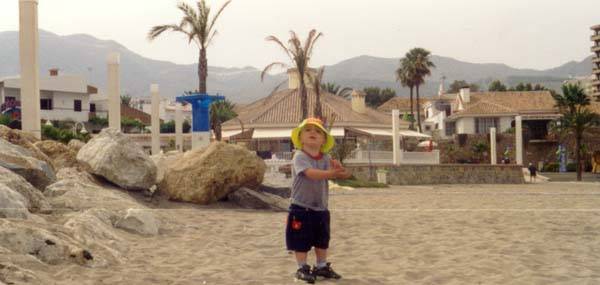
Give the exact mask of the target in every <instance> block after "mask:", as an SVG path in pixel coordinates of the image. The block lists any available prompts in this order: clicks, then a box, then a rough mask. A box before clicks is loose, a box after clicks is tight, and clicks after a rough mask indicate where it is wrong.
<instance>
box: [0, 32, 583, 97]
mask: <svg viewBox="0 0 600 285" xmlns="http://www.w3.org/2000/svg"><path fill="white" fill-rule="evenodd" d="M18 37H19V34H18V32H0V77H3V76H10V75H16V74H18V73H19V57H18V53H19V50H18V43H19V41H18ZM115 51H116V52H119V53H120V54H121V89H122V93H127V94H130V95H131V96H134V97H139V96H148V95H149V94H148V93H149V88H150V87H149V86H150V84H152V83H158V84H160V89H161V94H162V95H163V96H168V97H174V96H177V95H180V94H182V93H183V92H184V91H188V90H194V89H196V88H197V87H196V86H197V85H198V84H197V80H198V79H197V65H196V64H189V65H180V64H174V63H171V62H166V61H158V60H153V59H149V58H145V57H142V56H140V55H138V54H136V53H134V52H132V51H130V50H128V49H127V48H126V47H124V46H122V45H121V44H119V43H117V42H115V41H110V40H100V39H97V38H94V37H92V36H90V35H85V34H76V35H68V36H59V35H56V34H53V33H51V32H47V31H40V72H42V73H43V72H46V71H47V70H48V69H50V68H59V69H60V70H61V72H62V73H69V74H80V75H83V76H86V77H88V78H89V81H90V84H91V85H94V86H97V87H99V88H100V90H102V89H103V88H104V86H106V73H107V72H106V56H107V55H108V54H109V53H110V52H115ZM317 52H318V51H317ZM209 60H210V59H209ZM432 61H433V62H434V64H435V65H436V68H435V69H433V70H432V74H431V76H430V77H428V78H427V80H426V84H425V85H424V86H421V88H420V93H421V94H422V95H423V96H431V95H433V94H437V90H438V88H439V84H440V80H441V78H442V76H445V77H446V87H447V86H448V84H449V83H450V82H452V81H454V80H466V81H468V82H472V83H476V84H479V85H480V86H481V87H483V88H485V87H487V86H488V84H489V83H490V82H491V81H492V80H496V79H498V80H501V81H503V82H504V83H505V84H508V85H516V84H517V83H519V82H531V83H540V84H542V85H545V86H547V87H549V88H553V89H558V88H559V87H560V85H561V84H562V82H563V81H564V80H565V79H567V78H569V77H571V76H583V75H588V74H590V73H591V68H592V64H591V56H590V57H588V58H586V59H584V60H583V61H581V62H575V61H571V62H568V63H566V64H564V65H561V66H558V67H556V68H552V69H548V70H534V69H517V68H513V67H510V66H507V65H505V64H498V63H485V64H481V63H468V62H463V61H459V60H456V59H453V58H449V57H443V56H438V55H433V56H432ZM398 62H399V59H398V58H381V57H373V56H366V55H364V56H358V57H354V58H350V59H347V60H344V61H342V62H339V63H337V64H334V65H331V66H326V67H325V76H324V77H325V78H324V80H323V81H324V82H335V83H336V84H339V85H342V86H348V87H353V88H363V87H366V86H379V87H382V88H386V87H389V88H393V89H395V90H396V91H397V94H398V95H400V96H405V95H408V90H407V89H406V88H401V87H400V86H399V84H398V83H397V82H396V80H395V73H394V72H395V70H396V68H397V67H398ZM208 69H209V74H208V88H209V91H210V93H219V94H222V95H225V96H227V97H228V98H229V99H230V100H232V101H234V102H239V103H248V102H251V101H254V100H256V99H258V98H261V97H264V96H266V95H268V94H269V93H270V92H271V91H272V90H273V89H274V88H275V86H276V85H278V84H280V83H281V82H283V81H284V80H285V78H286V75H285V73H282V74H276V75H268V76H266V78H265V81H264V82H261V80H260V71H261V70H259V69H257V68H254V67H243V68H222V67H216V66H209V68H208Z"/></svg>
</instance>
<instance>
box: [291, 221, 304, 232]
mask: <svg viewBox="0 0 600 285" xmlns="http://www.w3.org/2000/svg"><path fill="white" fill-rule="evenodd" d="M300 228H302V222H300V221H296V220H293V221H292V229H294V230H299V229H300Z"/></svg>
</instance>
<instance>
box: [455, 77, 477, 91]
mask: <svg viewBox="0 0 600 285" xmlns="http://www.w3.org/2000/svg"><path fill="white" fill-rule="evenodd" d="M462 88H469V89H470V90H471V91H472V92H477V91H479V85H477V84H475V83H467V82H466V81H464V80H454V82H452V83H451V84H450V87H449V88H448V93H458V92H459V91H460V89H462Z"/></svg>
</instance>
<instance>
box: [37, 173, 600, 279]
mask: <svg viewBox="0 0 600 285" xmlns="http://www.w3.org/2000/svg"><path fill="white" fill-rule="evenodd" d="M599 205H600V184H598V183H548V184H536V185H453V186H419V187H417V186H412V187H411V186H405V187H392V188H389V189H383V190H375V189H355V190H339V191H335V192H333V193H332V195H331V201H330V208H331V211H332V247H331V251H330V253H331V257H330V261H331V262H333V266H334V268H335V269H336V270H337V271H338V272H339V273H340V274H342V275H343V276H344V278H343V279H342V280H340V281H337V282H334V281H320V280H319V281H318V283H325V284H333V283H338V284H597V283H598V282H600V239H598V235H599V234H600V207H599ZM152 207H153V209H151V211H154V212H155V214H156V215H157V216H158V217H159V219H160V220H161V222H162V225H163V226H161V232H160V234H159V235H158V236H155V237H147V238H144V237H140V236H139V235H134V234H129V233H127V232H125V231H116V232H115V234H117V235H118V239H119V240H120V242H121V243H122V244H123V248H124V250H123V251H122V252H121V254H122V258H123V261H124V262H122V264H119V265H112V266H108V267H99V268H89V267H85V266H79V265H73V264H72V265H60V266H51V265H45V264H41V263H40V264H38V265H36V266H29V269H30V270H33V271H34V272H35V273H36V274H37V275H38V277H39V278H40V279H42V280H44V282H47V283H45V284H128V285H134V284H301V283H295V282H294V280H293V277H292V276H293V272H294V270H295V268H296V265H295V262H294V260H293V257H292V255H290V254H289V253H288V252H287V251H286V250H285V245H284V235H283V229H284V222H285V215H286V214H285V213H273V212H263V211H251V210H240V209H235V208H233V207H232V206H231V205H229V204H227V203H221V204H218V205H215V206H210V207H199V206H195V205H191V204H182V203H171V202H163V203H162V204H160V205H153V206H152ZM309 258H310V260H311V263H312V262H314V255H312V254H311V256H310V257H309ZM32 267H33V268H32Z"/></svg>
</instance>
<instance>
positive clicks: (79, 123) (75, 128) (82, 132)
mask: <svg viewBox="0 0 600 285" xmlns="http://www.w3.org/2000/svg"><path fill="white" fill-rule="evenodd" d="M78 125H81V131H80V133H81V134H83V135H85V134H87V133H88V131H87V130H86V129H85V125H84V124H83V122H77V123H75V125H73V135H76V134H77V126H78Z"/></svg>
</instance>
